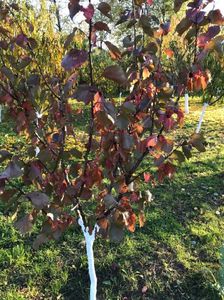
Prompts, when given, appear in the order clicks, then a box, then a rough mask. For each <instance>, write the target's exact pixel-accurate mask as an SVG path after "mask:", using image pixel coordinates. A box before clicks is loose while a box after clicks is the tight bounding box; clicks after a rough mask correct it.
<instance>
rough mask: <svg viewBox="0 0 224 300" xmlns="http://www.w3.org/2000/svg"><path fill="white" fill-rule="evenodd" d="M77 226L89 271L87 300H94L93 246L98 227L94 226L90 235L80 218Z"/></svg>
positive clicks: (95, 289)
mask: <svg viewBox="0 0 224 300" xmlns="http://www.w3.org/2000/svg"><path fill="white" fill-rule="evenodd" d="M78 223H79V225H80V226H81V228H82V232H83V235H84V237H85V241H86V254H87V258H88V269H89V279H90V294H89V300H96V294H97V277H96V270H95V264H94V253H93V244H94V241H95V237H96V233H97V232H98V230H99V226H98V225H97V224H96V225H95V226H94V229H93V231H92V232H91V233H89V228H88V227H85V226H84V223H83V219H82V217H81V216H80V217H79V220H78Z"/></svg>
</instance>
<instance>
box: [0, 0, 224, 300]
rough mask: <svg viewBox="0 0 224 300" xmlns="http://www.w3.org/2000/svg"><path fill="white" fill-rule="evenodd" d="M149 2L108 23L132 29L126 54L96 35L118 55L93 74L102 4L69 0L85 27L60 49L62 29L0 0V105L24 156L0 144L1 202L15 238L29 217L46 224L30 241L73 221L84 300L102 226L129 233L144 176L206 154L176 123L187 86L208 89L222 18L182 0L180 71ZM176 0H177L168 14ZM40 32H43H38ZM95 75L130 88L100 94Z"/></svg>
mask: <svg viewBox="0 0 224 300" xmlns="http://www.w3.org/2000/svg"><path fill="white" fill-rule="evenodd" d="M152 2H153V1H150V0H148V1H144V0H140V1H139V0H135V1H133V2H132V6H131V8H130V9H129V11H124V12H123V13H122V16H121V18H120V21H117V20H115V22H116V24H117V26H118V25H119V23H127V26H128V27H129V28H131V32H132V36H127V37H125V38H124V40H123V46H124V49H123V51H121V50H120V49H119V48H118V47H117V46H115V45H114V44H113V43H112V42H111V41H104V43H105V45H106V46H107V48H108V49H109V54H110V55H111V57H112V59H113V60H114V61H115V63H114V64H112V65H109V66H107V67H106V68H105V70H104V71H103V74H96V73H94V68H96V69H97V65H94V64H93V60H92V52H93V49H94V47H95V46H96V44H97V43H96V42H97V39H98V34H99V32H101V31H106V32H108V33H110V28H109V27H108V25H107V23H105V22H103V21H95V19H94V15H95V12H96V11H97V10H99V11H100V12H101V13H102V14H103V15H104V16H105V17H107V18H111V16H110V10H111V7H110V5H108V4H107V3H105V2H101V3H100V4H98V5H96V7H94V6H93V5H92V4H91V1H90V2H89V4H88V6H87V7H86V6H83V5H82V4H81V3H80V2H79V0H70V2H69V12H70V17H71V18H72V19H73V18H74V17H75V16H76V14H77V13H78V12H82V13H83V14H84V17H85V20H86V23H87V26H88V32H87V33H85V32H80V31H79V30H78V29H76V28H75V29H74V30H73V31H72V32H71V33H70V34H69V36H68V37H67V39H66V40H65V42H64V47H62V46H61V45H62V44H63V35H59V37H58V34H59V33H57V32H54V25H52V24H51V23H50V22H48V26H49V31H50V32H51V34H49V32H46V30H45V28H43V24H42V23H38V22H36V21H35V12H34V13H33V12H30V8H27V7H26V8H23V9H21V7H20V6H19V5H17V4H15V3H10V2H7V1H4V2H1V12H0V17H1V21H2V25H1V27H0V34H1V41H0V55H1V69H0V76H1V81H0V101H1V103H3V104H5V105H7V106H8V109H9V115H10V116H11V117H12V119H13V120H14V123H15V131H16V132H18V133H19V134H22V135H24V137H25V138H26V141H27V145H28V147H27V153H26V156H25V157H24V158H21V157H18V156H17V155H14V153H10V152H8V151H6V150H4V149H2V150H1V152H0V155H1V162H6V163H7V165H5V167H4V168H3V170H2V172H1V173H0V192H1V198H2V199H3V200H4V201H9V200H10V202H11V203H13V205H14V206H15V207H16V208H17V210H20V214H19V215H20V216H19V217H18V219H17V221H16V222H15V226H16V228H18V229H19V230H20V232H21V233H22V234H25V233H27V232H29V231H31V230H32V227H33V225H34V223H35V222H37V221H38V223H39V224H40V223H41V224H42V228H41V231H40V233H39V235H38V236H37V238H36V240H35V241H34V245H33V246H34V248H38V247H39V246H40V245H41V244H43V243H46V242H47V241H49V240H50V239H58V238H59V237H60V236H61V234H62V233H63V232H64V231H65V230H66V228H68V227H69V226H70V225H71V224H73V223H75V222H78V224H79V225H80V226H81V229H82V231H83V234H84V236H85V240H86V249H87V256H88V263H89V274H90V280H91V288H90V299H91V300H93V299H96V284H97V280H96V274H95V268H94V256H93V243H94V239H95V235H96V234H97V233H98V232H99V234H101V235H102V236H104V237H109V238H110V239H111V240H112V241H114V242H120V241H121V240H122V238H123V236H124V232H125V230H126V229H127V230H129V231H131V232H134V230H135V226H136V222H138V223H139V226H140V227H141V226H143V225H144V221H145V218H144V208H145V204H146V203H147V198H148V196H149V195H148V192H147V191H146V192H145V191H142V190H141V187H140V183H141V182H142V181H145V182H146V183H147V184H148V185H149V184H152V185H155V184H159V183H160V182H162V181H163V180H164V178H166V177H169V178H171V177H172V176H173V174H174V173H175V171H176V169H177V164H178V162H179V163H180V162H182V161H184V160H185V159H186V158H189V157H190V156H191V150H192V148H196V149H197V150H199V151H205V147H204V139H203V137H202V136H201V135H200V134H198V133H193V134H192V136H191V137H189V138H184V139H181V140H180V139H176V136H175V132H176V129H177V128H178V126H183V120H184V115H183V112H182V110H181V109H180V107H179V99H180V98H181V96H182V95H183V94H184V93H185V92H186V90H187V89H188V90H195V91H199V90H205V89H206V86H207V83H208V81H209V72H208V71H207V70H204V69H203V60H204V59H205V58H206V56H207V55H208V53H209V52H210V51H212V50H213V49H215V51H217V52H218V53H220V52H221V51H223V47H222V41H223V36H222V35H221V36H220V35H219V36H217V35H218V34H219V27H220V25H222V24H223V23H224V19H223V17H222V15H221V13H220V11H219V10H213V11H211V12H209V13H206V12H205V11H204V9H205V7H206V5H207V4H208V2H211V1H207V2H206V3H203V2H202V1H201V0H194V1H192V2H190V3H189V4H188V6H187V11H186V16H185V17H184V18H183V19H182V20H181V22H180V23H179V24H178V25H177V27H176V28H175V31H176V32H177V33H178V34H179V35H183V34H184V33H185V32H187V34H188V35H191V36H192V38H193V40H194V47H193V55H192V58H193V59H192V61H191V63H190V65H188V66H186V67H185V68H184V69H183V70H180V71H178V72H179V73H176V72H174V70H173V69H172V67H169V66H165V65H164V63H163V57H164V56H168V57H169V58H170V59H171V60H172V57H173V56H174V52H173V51H172V50H171V49H167V48H165V49H164V45H163V42H164V39H165V37H166V36H167V35H168V34H172V32H170V22H169V21H167V20H162V22H161V21H160V20H159V19H158V18H157V17H156V16H154V14H153V12H152V11H151V10H149V9H148V10H143V9H142V7H143V6H144V7H147V6H149V8H150V6H151V5H152ZM184 2H185V1H184V0H176V1H175V6H174V11H175V12H177V11H178V10H179V9H180V8H181V6H182V4H183V3H184ZM24 10H25V11H26V12H27V11H28V12H29V14H28V13H25V14H24ZM30 16H32V17H30ZM31 20H32V22H31ZM35 24H37V25H36V26H35ZM210 24H212V26H209V25H210ZM41 31H42V38H41V39H37V36H39V34H40V32H41ZM139 32H143V34H139ZM125 55H127V56H128V57H129V61H130V63H129V66H128V69H127V70H126V71H125V70H124V69H123V68H122V67H121V63H120V62H121V60H122V57H123V56H125ZM86 66H88V73H89V79H88V82H86V81H85V82H83V81H82V80H81V78H80V77H81V76H80V74H81V73H82V69H83V68H84V67H86ZM171 66H172V64H171ZM96 76H104V77H105V78H106V79H108V80H112V81H113V82H115V83H116V84H118V85H120V86H122V87H123V88H125V89H126V90H129V94H128V96H127V97H126V98H125V100H124V101H123V102H122V103H121V104H120V105H119V104H118V103H116V101H115V100H114V99H105V97H104V95H103V93H102V91H101V90H100V89H99V87H98V86H97V85H96V82H97V80H96V78H95V77H96ZM72 99H75V100H76V101H78V102H81V103H82V107H84V110H85V111H87V112H88V114H89V115H88V128H87V132H86V133H85V134H83V136H82V143H83V144H84V150H83V149H82V150H83V151H80V149H79V148H78V139H79V133H78V131H77V130H76V121H77V120H78V119H79V118H80V114H81V110H80V108H77V106H73V105H72ZM172 132H173V135H172V136H173V138H171V133H172ZM133 183H134V185H133ZM24 203H25V204H26V207H25V209H24ZM22 214H23V215H22ZM21 215H22V216H21ZM137 220H138V221H137Z"/></svg>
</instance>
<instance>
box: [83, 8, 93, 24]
mask: <svg viewBox="0 0 224 300" xmlns="http://www.w3.org/2000/svg"><path fill="white" fill-rule="evenodd" d="M81 11H82V12H83V14H84V17H85V18H86V21H87V22H89V21H90V20H91V19H92V17H93V15H94V7H93V5H92V4H89V5H88V6H87V7H86V8H84V7H82V8H81Z"/></svg>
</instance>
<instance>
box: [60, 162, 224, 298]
mask: <svg viewBox="0 0 224 300" xmlns="http://www.w3.org/2000/svg"><path fill="white" fill-rule="evenodd" d="M206 164H207V165H208V167H209V168H211V169H212V170H213V172H214V171H217V173H215V174H213V175H211V176H195V177H194V176H193V177H192V180H189V181H188V182H187V183H186V178H185V180H184V179H183V177H184V172H183V173H182V174H181V176H180V177H179V178H176V180H174V181H172V182H170V183H166V184H164V185H162V186H160V187H158V188H156V189H155V190H154V191H153V193H154V195H155V201H154V202H153V203H152V204H151V206H150V207H149V209H148V213H147V222H146V224H145V226H144V227H143V228H142V229H139V228H137V230H136V233H134V234H133V235H130V234H127V236H126V238H125V241H124V242H123V243H121V244H119V245H113V244H110V243H109V242H105V243H104V242H102V240H101V241H97V242H96V245H95V256H96V270H97V276H98V299H99V300H120V299H126V300H129V299H133V300H138V299H148V300H149V299H150V300H157V299H158V300H165V299H167V300H172V299H174V300H176V299H177V300H179V299H180V300H181V299H183V300H184V299H188V300H219V299H221V297H220V296H219V294H218V291H217V290H216V288H215V287H214V286H213V284H214V282H213V279H212V277H211V276H210V275H209V272H212V273H214V274H216V272H217V271H218V268H219V260H218V252H219V248H220V246H221V244H222V240H221V233H220V231H222V230H224V223H222V224H221V225H220V220H219V216H218V215H216V213H215V212H216V211H217V210H219V209H220V207H221V205H222V200H221V198H220V197H221V194H223V193H224V187H223V185H222V183H223V178H224V174H223V173H220V172H218V168H217V170H215V167H214V166H213V165H212V162H211V161H208V162H207V163H206ZM196 169H197V168H196ZM185 171H186V172H188V170H185ZM197 171H198V170H197ZM199 171H200V170H199ZM181 182H182V183H181ZM130 249H131V250H130ZM83 254H84V255H85V253H83ZM108 257H110V258H108ZM208 270H209V272H207V271H208ZM68 278H69V279H68V281H67V284H66V285H64V286H63V288H62V289H61V293H62V295H63V297H64V298H63V299H65V300H72V299H80V300H85V299H88V292H89V278H88V270H87V264H85V266H84V267H83V266H82V267H78V266H76V271H74V270H73V271H72V270H69V277H68ZM144 286H147V291H146V292H144V293H143V292H142V288H143V287H144ZM125 297H126V298H125Z"/></svg>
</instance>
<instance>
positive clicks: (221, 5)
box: [31, 0, 224, 15]
mask: <svg viewBox="0 0 224 300" xmlns="http://www.w3.org/2000/svg"><path fill="white" fill-rule="evenodd" d="M31 2H32V3H34V4H36V5H38V3H39V0H31ZM68 2H69V1H68V0H58V3H60V6H61V8H62V11H63V15H67V14H68ZM81 2H82V3H86V4H87V3H88V1H85V0H84V1H82V0H81ZM97 2H100V1H98V0H92V3H97ZM214 2H215V8H216V9H220V10H221V12H222V14H223V15H224V0H214ZM212 7H213V4H212V3H211V4H209V5H208V9H209V8H212Z"/></svg>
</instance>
